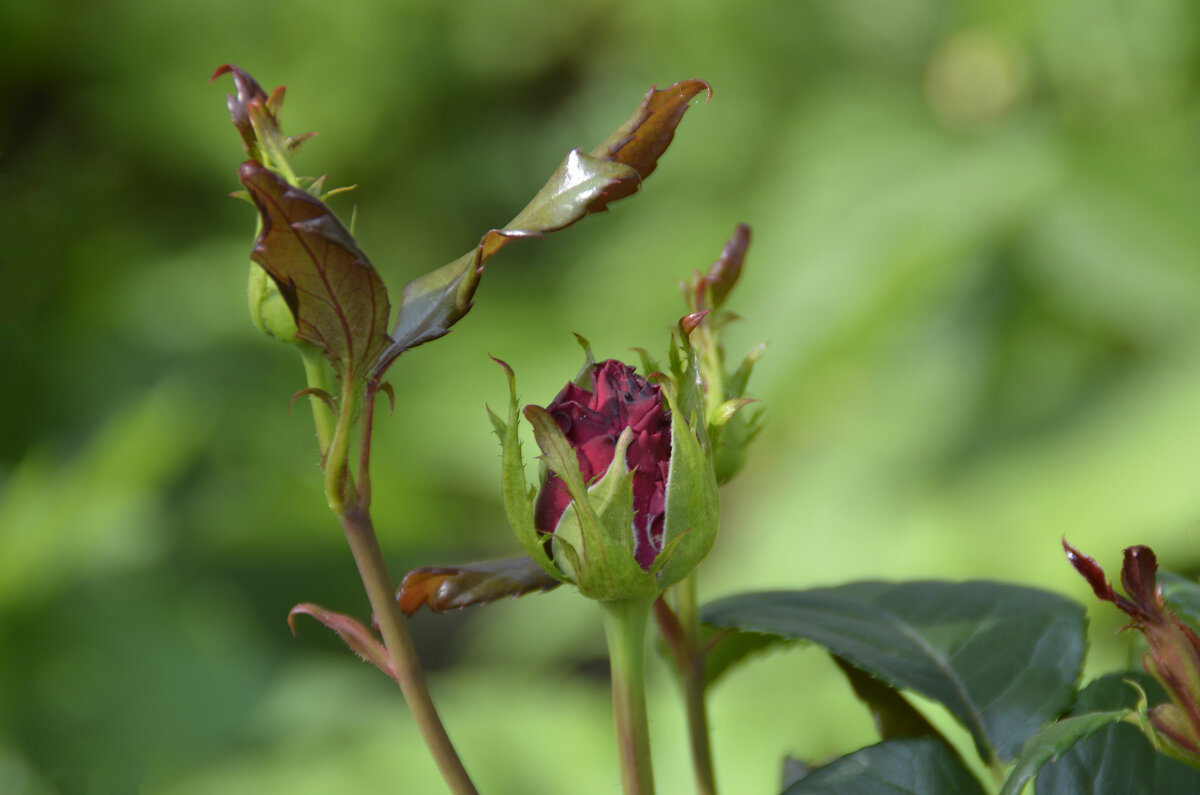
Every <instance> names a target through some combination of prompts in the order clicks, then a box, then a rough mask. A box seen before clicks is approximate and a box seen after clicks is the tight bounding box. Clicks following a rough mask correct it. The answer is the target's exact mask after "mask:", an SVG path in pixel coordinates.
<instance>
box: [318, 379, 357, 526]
mask: <svg viewBox="0 0 1200 795" xmlns="http://www.w3.org/2000/svg"><path fill="white" fill-rule="evenodd" d="M361 394H362V393H361V392H360V391H359V390H358V388H357V386H356V385H355V384H353V383H350V382H349V379H347V383H344V384H342V394H341V395H340V396H339V398H338V411H337V424H336V425H335V426H334V429H333V438H332V439H330V441H329V449H328V451H327V455H326V456H325V460H324V462H323V464H324V466H325V499H326V500H328V502H329V508H330V510H332V511H333V512H334V513H335V514H337V515H338V516H341V515H342V514H343V513H345V512H346V510H347V508H348V505H349V503H350V501H349V499H348V497H349V496H350V494H351V493H352V492H353V491H354V478H353V477H352V476H351V475H350V461H349V459H350V437H351V435H352V434H353V433H354V420H355V413H356V412H355V403H356V402H357V401H358V398H359V395H361ZM358 507H359V508H360V509H361V508H362V506H358Z"/></svg>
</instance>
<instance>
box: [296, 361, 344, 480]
mask: <svg viewBox="0 0 1200 795" xmlns="http://www.w3.org/2000/svg"><path fill="white" fill-rule="evenodd" d="M296 347H297V348H298V349H299V350H300V359H301V361H303V362H304V378H305V380H306V381H307V382H308V386H309V387H310V388H316V389H320V390H323V391H325V392H326V393H328V394H333V388H334V387H333V379H332V378H330V376H331V375H332V374H331V373H330V372H329V366H328V365H327V364H325V357H324V356H323V355H322V354H321V349H320V348H318V347H317V346H316V345H313V344H311V343H308V342H297V343H296ZM308 401H309V403H311V404H312V413H313V425H315V426H316V428H317V447H318V449H319V450H320V451H321V464H322V465H324V463H325V454H326V453H328V452H329V442H330V440H331V439H332V438H333V429H334V424H335V423H336V422H337V420H336V419H335V418H334V416H333V412H332V411H331V410H330V409H329V406H328V405H327V404H326V403H325V401H324V400H321V399H320V398H317V397H310V398H309V399H308Z"/></svg>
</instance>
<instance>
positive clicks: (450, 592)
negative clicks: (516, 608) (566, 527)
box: [396, 557, 559, 616]
mask: <svg viewBox="0 0 1200 795" xmlns="http://www.w3.org/2000/svg"><path fill="white" fill-rule="evenodd" d="M558 585H559V582H558V580H556V579H554V578H553V577H551V576H550V575H549V574H547V573H546V572H545V571H543V570H542V567H541V566H539V565H538V564H537V563H534V562H533V560H531V559H530V558H526V557H521V558H507V559H505V560H490V561H485V562H483V563H468V564H466V565H463V566H438V567H427V568H422V569H415V570H413V571H410V572H409V573H408V575H407V576H405V578H404V582H402V583H401V584H400V590H399V591H397V592H396V601H397V602H399V603H400V609H401V610H403V611H404V614H405V615H408V616H411V615H413V614H414V613H416V612H417V611H418V610H420V609H421V606H422V605H424V606H426V607H428V608H429V609H430V610H433V611H434V612H437V613H444V612H445V611H447V610H450V609H452V608H456V607H457V608H463V607H468V606H470V605H477V604H487V603H488V602H494V601H495V600H497V599H499V598H500V597H502V596H511V597H514V598H515V597H518V596H523V595H525V594H527V593H532V592H534V591H549V590H551V589H553V588H557V587H558Z"/></svg>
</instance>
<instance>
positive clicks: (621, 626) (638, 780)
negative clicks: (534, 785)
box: [600, 599, 654, 795]
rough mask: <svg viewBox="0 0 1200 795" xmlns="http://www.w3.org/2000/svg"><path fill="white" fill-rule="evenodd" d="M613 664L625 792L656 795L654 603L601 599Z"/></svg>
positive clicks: (616, 721)
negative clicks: (648, 668) (650, 683)
mask: <svg viewBox="0 0 1200 795" xmlns="http://www.w3.org/2000/svg"><path fill="white" fill-rule="evenodd" d="M600 606H601V608H603V611H604V631H605V634H606V635H607V636H608V659H609V664H610V666H611V668H612V699H613V721H614V723H615V724H616V730H617V752H618V756H619V757H620V761H621V789H622V791H623V792H624V793H625V795H654V770H653V767H652V765H651V762H650V725H649V721H648V720H647V717H646V678H645V662H646V659H645V658H646V622H647V620H648V619H649V618H650V605H649V604H647V603H646V602H644V601H642V600H637V599H619V600H615V601H611V602H601V603H600Z"/></svg>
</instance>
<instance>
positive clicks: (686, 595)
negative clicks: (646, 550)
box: [675, 571, 717, 795]
mask: <svg viewBox="0 0 1200 795" xmlns="http://www.w3.org/2000/svg"><path fill="white" fill-rule="evenodd" d="M675 600H676V601H675V607H676V611H677V613H678V616H679V624H680V626H681V628H682V631H683V636H684V643H685V645H686V648H687V655H686V657H687V660H686V664H685V665H683V666H681V668H680V671H679V673H680V679H681V684H682V686H683V698H684V705H685V707H686V709H687V723H688V742H689V744H690V745H691V750H692V772H693V773H694V775H695V777H696V792H697V793H699V795H716V792H717V781H716V776H715V774H714V773H713V760H712V746H711V744H710V741H709V732H708V705H707V702H706V699H705V691H706V690H707V687H708V681H707V678H706V676H705V671H704V651H703V649H702V648H701V638H700V611H699V606H698V601H697V599H696V572H694V571H693V572H692V573H691V574H689V575H688V576H687V577H685V578H683V580H681V581H680V582H679V584H678V585H676V586H675Z"/></svg>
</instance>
